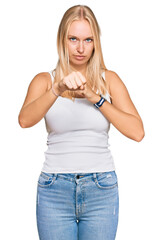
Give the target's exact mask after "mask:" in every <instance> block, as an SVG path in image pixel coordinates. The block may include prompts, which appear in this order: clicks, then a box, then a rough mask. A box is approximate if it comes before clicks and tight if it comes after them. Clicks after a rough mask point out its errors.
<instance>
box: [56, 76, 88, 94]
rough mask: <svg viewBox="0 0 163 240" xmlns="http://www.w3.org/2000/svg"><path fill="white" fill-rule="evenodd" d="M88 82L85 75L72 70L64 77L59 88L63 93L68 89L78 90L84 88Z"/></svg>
mask: <svg viewBox="0 0 163 240" xmlns="http://www.w3.org/2000/svg"><path fill="white" fill-rule="evenodd" d="M85 84H86V79H85V77H84V76H83V75H82V74H81V73H80V72H72V73H70V74H69V75H67V76H66V77H64V78H63V79H62V80H61V81H60V82H59V83H58V89H59V91H60V92H61V93H63V92H64V91H66V90H70V91H76V90H79V89H81V90H82V89H84V85H85Z"/></svg>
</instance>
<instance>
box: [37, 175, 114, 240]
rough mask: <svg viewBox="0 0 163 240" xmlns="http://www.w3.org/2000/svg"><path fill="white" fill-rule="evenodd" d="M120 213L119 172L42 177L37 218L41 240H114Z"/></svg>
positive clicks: (40, 177)
mask: <svg viewBox="0 0 163 240" xmlns="http://www.w3.org/2000/svg"><path fill="white" fill-rule="evenodd" d="M118 213H119V193H118V180H117V175H116V173H115V171H111V172H97V173H45V172H41V173H40V175H39V178H38V184H37V197H36V218H37V229H38V234H39V238H40V240H114V239H115V237H116V231H117V226H118Z"/></svg>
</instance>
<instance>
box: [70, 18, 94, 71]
mask: <svg viewBox="0 0 163 240" xmlns="http://www.w3.org/2000/svg"><path fill="white" fill-rule="evenodd" d="M67 41H68V42H67V43H68V52H69V62H70V65H71V66H73V67H74V68H76V69H80V68H81V67H82V68H84V67H86V65H87V62H88V60H89V59H90V57H91V55H92V52H93V48H94V43H93V35H92V31H91V28H90V24H89V22H88V21H87V20H78V21H77V20H75V21H73V22H72V24H71V25H70V28H69V32H68V39H67Z"/></svg>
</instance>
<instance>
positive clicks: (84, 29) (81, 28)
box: [68, 20, 93, 38]
mask: <svg viewBox="0 0 163 240" xmlns="http://www.w3.org/2000/svg"><path fill="white" fill-rule="evenodd" d="M68 35H74V36H76V37H79V38H85V37H90V36H93V35H92V31H91V27H90V24H89V22H88V21H87V20H75V21H73V22H72V23H71V25H70V28H69V31H68Z"/></svg>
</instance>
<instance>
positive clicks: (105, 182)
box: [95, 171, 118, 189]
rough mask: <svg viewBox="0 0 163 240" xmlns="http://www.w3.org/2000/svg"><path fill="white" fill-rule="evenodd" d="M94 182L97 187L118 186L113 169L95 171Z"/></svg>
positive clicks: (109, 187)
mask: <svg viewBox="0 0 163 240" xmlns="http://www.w3.org/2000/svg"><path fill="white" fill-rule="evenodd" d="M95 183H96V186H97V187H98V188H101V189H112V188H115V187H116V186H118V180H117V175H116V172H115V171H111V172H103V173H100V174H99V173H96V178H95Z"/></svg>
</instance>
